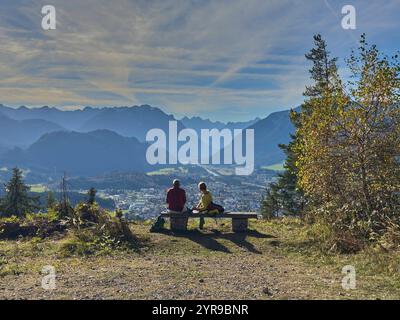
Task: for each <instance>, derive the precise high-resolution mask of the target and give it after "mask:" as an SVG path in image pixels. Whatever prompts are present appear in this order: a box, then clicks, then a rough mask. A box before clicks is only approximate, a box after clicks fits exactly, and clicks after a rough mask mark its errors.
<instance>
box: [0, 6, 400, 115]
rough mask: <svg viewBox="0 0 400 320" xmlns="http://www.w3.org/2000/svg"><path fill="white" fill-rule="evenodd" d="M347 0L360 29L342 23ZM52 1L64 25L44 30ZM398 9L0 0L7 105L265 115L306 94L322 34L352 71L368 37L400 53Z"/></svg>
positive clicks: (1, 93)
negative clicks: (311, 57) (312, 54)
mask: <svg viewBox="0 0 400 320" xmlns="http://www.w3.org/2000/svg"><path fill="white" fill-rule="evenodd" d="M348 4H350V5H353V6H354V7H355V8H356V18H357V20H356V30H345V29H343V28H342V25H341V20H342V17H343V16H344V15H343V14H342V13H341V10H342V7H343V6H344V5H348ZM45 5H53V6H54V7H55V8H56V21H57V28H56V30H43V28H42V26H41V23H42V18H43V15H42V14H41V10H42V7H43V6H45ZM399 15H400V0H379V1H378V0H368V1H367V0H347V1H341V0H302V1H300V0H113V1H110V0H68V1H65V0H44V1H43V0H0V103H2V104H5V105H8V106H13V107H18V106H21V105H26V106H32V107H38V106H44V105H48V106H56V107H58V108H61V109H76V108H80V107H84V106H93V107H104V106H132V105H142V104H150V105H152V106H155V107H159V108H161V109H162V110H164V111H165V112H167V113H172V114H174V115H176V116H177V117H178V118H180V117H183V116H195V115H199V116H202V117H204V118H210V119H213V120H220V121H245V120H250V119H252V118H255V117H265V116H267V115H268V114H270V113H271V112H275V111H279V110H285V109H289V108H292V107H296V106H298V105H299V104H300V103H301V102H302V101H303V96H302V93H303V91H304V88H305V86H306V85H307V83H309V74H308V69H309V67H310V65H309V64H308V63H307V61H306V59H305V58H304V54H305V53H306V52H308V51H309V49H310V48H311V47H312V45H313V40H312V36H313V35H314V34H316V33H321V34H322V35H323V37H324V38H325V39H326V41H327V43H328V46H329V49H330V51H331V52H332V54H333V55H334V56H338V57H339V66H340V70H341V73H342V74H343V75H344V76H346V75H347V74H348V72H347V70H346V67H345V64H344V58H345V57H346V56H348V55H349V54H350V52H351V49H353V48H356V47H357V41H358V39H359V37H360V35H361V34H362V33H364V32H365V33H366V34H367V39H368V41H369V42H370V43H375V44H377V45H378V47H379V48H380V49H382V50H383V51H385V52H388V53H392V52H394V51H396V50H399V49H400V48H399V43H400V32H399V30H400V22H399V21H400V19H398V17H399Z"/></svg>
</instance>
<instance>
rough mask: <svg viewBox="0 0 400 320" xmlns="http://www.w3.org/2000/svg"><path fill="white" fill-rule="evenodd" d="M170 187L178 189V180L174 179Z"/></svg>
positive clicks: (179, 183)
mask: <svg viewBox="0 0 400 320" xmlns="http://www.w3.org/2000/svg"><path fill="white" fill-rule="evenodd" d="M172 185H173V186H174V187H176V188H179V187H180V185H181V182H180V181H179V180H178V179H175V180H174V181H172Z"/></svg>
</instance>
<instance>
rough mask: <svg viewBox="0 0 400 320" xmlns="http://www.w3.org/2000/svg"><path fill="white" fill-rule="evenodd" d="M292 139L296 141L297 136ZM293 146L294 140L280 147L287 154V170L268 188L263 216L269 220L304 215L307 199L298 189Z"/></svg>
mask: <svg viewBox="0 0 400 320" xmlns="http://www.w3.org/2000/svg"><path fill="white" fill-rule="evenodd" d="M292 139H295V136H292ZM293 145H294V140H293V141H291V142H290V143H289V144H288V145H280V146H279V147H280V148H281V149H282V150H283V151H284V152H285V154H286V161H285V164H284V169H285V170H284V171H283V173H279V174H278V179H277V181H276V182H274V183H271V184H270V186H269V188H267V191H266V195H265V197H264V199H263V201H262V204H261V214H262V215H263V216H264V217H265V218H267V219H270V218H273V217H279V216H289V215H292V216H301V215H302V212H303V209H304V204H305V198H304V194H303V192H302V191H301V190H300V189H299V188H298V187H297V169H296V166H295V160H296V155H295V153H294V152H293V150H292V148H293Z"/></svg>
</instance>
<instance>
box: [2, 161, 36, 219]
mask: <svg viewBox="0 0 400 320" xmlns="http://www.w3.org/2000/svg"><path fill="white" fill-rule="evenodd" d="M5 190H6V196H5V198H4V199H2V201H1V211H2V213H3V215H4V216H7V217H9V216H17V217H20V218H21V217H24V216H25V215H26V214H27V213H31V212H34V211H37V210H39V209H40V204H39V197H33V196H30V195H29V190H30V188H29V186H27V185H25V183H24V181H23V177H22V171H21V170H20V169H18V168H14V169H13V174H12V178H11V180H10V181H9V182H8V183H7V184H6V185H5Z"/></svg>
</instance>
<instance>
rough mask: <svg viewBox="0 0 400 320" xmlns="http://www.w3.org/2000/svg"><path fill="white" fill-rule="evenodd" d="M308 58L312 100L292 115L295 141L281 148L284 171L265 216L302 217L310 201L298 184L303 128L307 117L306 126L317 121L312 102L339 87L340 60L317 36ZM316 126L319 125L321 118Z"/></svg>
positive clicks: (269, 196) (269, 194)
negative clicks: (283, 157) (311, 82)
mask: <svg viewBox="0 0 400 320" xmlns="http://www.w3.org/2000/svg"><path fill="white" fill-rule="evenodd" d="M305 57H306V59H307V60H309V61H311V62H312V64H313V66H312V68H311V69H310V75H311V79H312V80H313V81H314V84H313V85H312V86H308V87H306V91H305V92H304V96H306V97H308V98H310V99H311V101H309V102H305V103H304V104H303V105H302V106H301V111H300V113H298V112H296V111H294V110H292V112H291V121H292V123H293V124H294V126H295V128H296V132H295V134H294V135H292V141H291V142H290V143H289V144H288V145H280V147H281V149H282V150H283V151H284V152H285V154H286V161H285V165H284V168H285V170H284V172H283V173H282V174H279V175H278V180H277V182H276V183H272V184H271V185H270V189H269V190H268V191H267V194H266V196H265V197H264V199H263V202H262V206H261V211H262V213H263V215H264V216H277V215H297V216H302V215H303V210H304V208H305V204H306V202H307V201H306V198H305V194H304V192H303V190H302V187H301V185H300V184H299V183H298V179H299V177H298V176H299V169H298V166H297V163H298V161H299V160H300V159H301V157H302V156H303V153H304V152H305V150H304V148H303V143H304V140H303V139H302V132H303V131H304V130H303V129H302V128H301V127H302V125H303V123H304V122H306V121H305V120H304V119H305V118H307V120H308V121H307V124H313V123H312V121H315V119H314V118H312V115H315V113H314V111H315V110H314V109H315V108H316V105H315V103H313V101H314V100H318V99H321V97H322V96H323V95H324V94H325V93H326V92H328V91H332V90H333V89H334V87H335V85H336V86H337V84H338V79H339V76H338V74H337V66H336V61H337V58H331V57H330V53H329V51H328V50H327V45H326V42H325V41H324V40H323V39H322V36H321V35H319V34H317V35H315V36H314V48H313V49H311V51H310V52H309V53H307V54H306V55H305ZM320 113H323V111H322V110H321V112H319V114H320ZM325 116H327V115H324V117H325ZM316 123H318V119H317V121H316ZM314 124H315V123H314ZM308 129H309V128H307V129H306V130H308Z"/></svg>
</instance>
